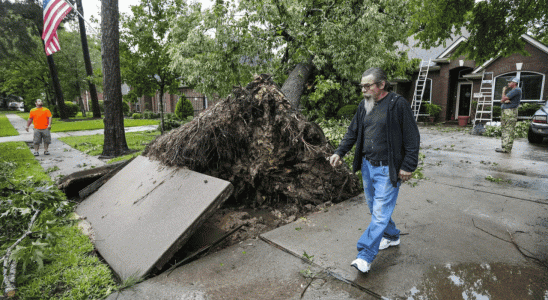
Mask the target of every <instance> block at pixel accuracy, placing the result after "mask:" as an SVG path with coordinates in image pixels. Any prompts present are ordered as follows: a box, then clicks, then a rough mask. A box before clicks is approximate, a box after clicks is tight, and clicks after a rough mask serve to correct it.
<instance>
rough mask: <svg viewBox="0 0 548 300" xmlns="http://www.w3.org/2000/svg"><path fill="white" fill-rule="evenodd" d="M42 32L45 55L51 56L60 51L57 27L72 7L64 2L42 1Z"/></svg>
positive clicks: (54, 0) (61, 0)
mask: <svg viewBox="0 0 548 300" xmlns="http://www.w3.org/2000/svg"><path fill="white" fill-rule="evenodd" d="M43 8H44V31H43V32H42V39H43V40H44V44H45V51H46V54H47V55H51V54H53V53H55V52H57V51H59V50H60V49H61V47H60V45H59V38H58V36H57V27H59V24H60V23H61V21H62V20H63V18H64V17H65V16H66V15H67V14H68V13H69V12H70V11H71V9H72V7H71V6H70V5H68V4H67V3H66V2H65V1H64V0H44V6H43Z"/></svg>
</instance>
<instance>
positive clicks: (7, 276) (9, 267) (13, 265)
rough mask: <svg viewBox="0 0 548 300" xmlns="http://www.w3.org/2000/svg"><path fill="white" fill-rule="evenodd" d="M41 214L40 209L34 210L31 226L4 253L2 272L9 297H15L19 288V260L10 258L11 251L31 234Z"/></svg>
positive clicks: (6, 293)
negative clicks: (16, 285) (16, 277)
mask: <svg viewBox="0 0 548 300" xmlns="http://www.w3.org/2000/svg"><path fill="white" fill-rule="evenodd" d="M39 214H40V210H37V211H35V212H34V215H33V216H32V218H31V219H30V223H29V228H28V229H27V231H25V233H24V234H23V235H22V236H21V237H20V238H19V239H18V240H17V241H15V243H13V245H11V246H10V247H9V248H8V249H7V250H6V254H5V255H4V257H2V259H3V260H4V270H3V272H2V275H3V276H4V285H5V287H6V288H5V290H4V294H5V295H6V296H7V297H13V296H14V295H15V291H16V290H17V288H16V287H15V284H16V282H15V274H16V271H17V261H14V260H13V259H10V256H11V251H12V250H13V249H14V248H15V247H16V246H17V245H19V243H21V242H22V241H23V240H24V239H25V238H26V237H27V236H28V235H29V234H31V233H32V231H31V229H32V226H34V222H36V218H38V215H39Z"/></svg>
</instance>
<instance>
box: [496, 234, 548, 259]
mask: <svg viewBox="0 0 548 300" xmlns="http://www.w3.org/2000/svg"><path fill="white" fill-rule="evenodd" d="M506 232H508V235H509V236H510V240H511V241H512V245H514V247H516V249H517V250H518V251H519V253H521V255H523V256H524V257H526V258H529V259H532V260H534V261H536V262H537V263H538V264H540V265H541V266H544V267H545V268H548V264H547V263H546V262H544V261H542V260H540V259H538V258H536V257H534V256H530V255H527V254H525V253H523V251H521V248H520V247H519V246H518V244H517V243H516V241H515V240H514V237H513V236H512V234H511V233H510V231H509V230H508V229H506ZM527 252H529V251H527Z"/></svg>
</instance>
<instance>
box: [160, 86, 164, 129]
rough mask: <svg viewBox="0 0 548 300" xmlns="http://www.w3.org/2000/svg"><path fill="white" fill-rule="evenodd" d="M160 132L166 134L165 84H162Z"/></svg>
mask: <svg viewBox="0 0 548 300" xmlns="http://www.w3.org/2000/svg"><path fill="white" fill-rule="evenodd" d="M160 132H161V134H164V84H163V83H161V84H160Z"/></svg>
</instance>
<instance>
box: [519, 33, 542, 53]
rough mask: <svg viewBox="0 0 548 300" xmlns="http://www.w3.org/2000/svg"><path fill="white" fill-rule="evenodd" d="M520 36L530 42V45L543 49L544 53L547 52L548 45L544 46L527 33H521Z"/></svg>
mask: <svg viewBox="0 0 548 300" xmlns="http://www.w3.org/2000/svg"><path fill="white" fill-rule="evenodd" d="M521 38H523V39H524V40H526V41H527V42H529V43H531V45H533V46H535V47H537V48H538V49H539V50H541V51H543V52H544V53H546V54H548V47H546V46H545V45H544V44H542V43H541V42H539V41H537V40H535V39H534V38H532V37H530V36H528V35H527V34H522V35H521Z"/></svg>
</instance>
